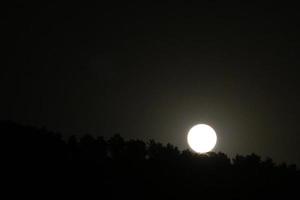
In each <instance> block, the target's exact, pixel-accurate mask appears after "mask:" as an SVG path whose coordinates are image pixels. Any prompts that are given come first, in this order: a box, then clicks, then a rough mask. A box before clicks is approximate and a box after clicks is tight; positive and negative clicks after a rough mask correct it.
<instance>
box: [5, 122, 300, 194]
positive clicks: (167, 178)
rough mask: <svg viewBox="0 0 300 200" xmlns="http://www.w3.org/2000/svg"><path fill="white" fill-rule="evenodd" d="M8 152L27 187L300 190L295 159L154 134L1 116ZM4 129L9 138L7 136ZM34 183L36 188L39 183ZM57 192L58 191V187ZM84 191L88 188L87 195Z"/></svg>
mask: <svg viewBox="0 0 300 200" xmlns="http://www.w3.org/2000/svg"><path fill="white" fill-rule="evenodd" d="M0 133H1V135H2V138H4V140H2V146H5V153H4V155H5V156H4V158H6V162H7V163H9V166H10V167H9V168H10V170H13V173H12V176H13V177H15V178H17V179H18V180H19V182H20V183H21V186H28V184H29V182H28V180H30V179H31V180H32V179H33V180H35V182H36V183H37V182H40V183H44V184H46V185H47V187H46V188H43V189H47V190H48V189H49V183H50V182H53V183H54V184H52V188H51V189H52V190H53V192H54V193H56V192H58V191H64V192H65V191H69V192H70V194H72V195H74V194H75V193H74V190H76V191H77V192H78V191H83V190H84V191H86V190H91V191H90V193H88V194H92V193H94V192H95V193H96V195H98V196H99V197H105V198H106V199H107V198H112V199H115V198H123V197H131V198H137V199H153V198H156V199H160V198H164V199H166V198H168V199H185V198H194V197H197V198H198V199H201V198H210V199H217V198H223V199H253V198H256V199H257V198H275V197H282V198H287V197H288V196H291V195H299V193H298V189H299V181H300V174H299V171H298V170H297V167H296V165H287V164H285V163H282V164H276V163H274V162H273V160H272V159H271V158H267V159H262V158H261V157H260V156H258V155H256V154H251V155H246V156H242V155H237V156H235V157H234V158H233V159H232V160H231V159H230V158H228V156H227V155H226V154H224V153H221V152H219V153H214V152H211V153H208V154H204V155H198V154H196V153H193V152H191V151H189V150H184V151H180V150H178V148H177V147H175V146H173V145H172V144H166V145H164V144H162V143H159V142H156V141H154V140H150V141H149V142H144V141H142V140H124V139H123V138H122V137H121V136H120V135H114V136H112V137H111V138H109V139H107V140H106V139H104V138H103V137H101V136H98V137H93V136H91V135H84V136H81V137H77V136H75V135H74V136H71V137H69V138H68V139H67V140H63V139H62V136H61V134H59V133H55V132H51V131H48V130H46V129H44V128H36V127H31V126H23V125H20V124H16V123H13V122H10V121H1V122H0ZM3 136H4V137H3ZM39 186H40V185H39V184H35V187H38V188H40V187H39ZM53 192H52V193H53ZM88 194H86V195H88Z"/></svg>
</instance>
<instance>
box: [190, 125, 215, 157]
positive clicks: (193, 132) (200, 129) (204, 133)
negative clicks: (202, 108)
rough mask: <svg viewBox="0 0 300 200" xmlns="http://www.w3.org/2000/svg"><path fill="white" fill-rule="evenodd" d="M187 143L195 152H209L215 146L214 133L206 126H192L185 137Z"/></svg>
mask: <svg viewBox="0 0 300 200" xmlns="http://www.w3.org/2000/svg"><path fill="white" fill-rule="evenodd" d="M187 142H188V144H189V146H190V147H191V149H193V150H194V151H195V152H197V153H200V154H203V153H207V152H210V151H211V150H213V148H214V147H215V146H216V144H217V134H216V131H215V130H214V129H213V128H212V127H210V126H209V125H206V124H198V125H195V126H193V127H192V128H191V129H190V131H189V132H188V135H187Z"/></svg>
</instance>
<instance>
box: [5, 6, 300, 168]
mask: <svg viewBox="0 0 300 200" xmlns="http://www.w3.org/2000/svg"><path fill="white" fill-rule="evenodd" d="M99 2H100V1H99ZM200 2H202V3H201V4H200V3H198V4H187V3H183V2H181V3H179V4H176V3H171V4H154V3H151V2H148V3H145V2H144V3H143V4H137V3H134V4H128V3H127V4H125V3H123V4H119V3H117V2H114V3H111V4H108V3H107V4H101V3H99V4H93V5H92V4H90V5H87V4H85V5H83V4H75V3H73V4H63V3H61V2H59V3H55V2H54V3H39V4H35V3H28V2H27V3H11V4H9V5H5V6H3V10H4V11H3V12H2V17H1V28H2V31H1V32H2V33H1V35H2V37H1V40H2V42H1V46H2V49H3V50H4V51H5V53H2V56H3V59H1V60H2V61H1V69H0V70H1V71H0V84H1V86H0V92H1V99H0V103H1V104H0V119H11V120H14V121H17V122H21V123H25V124H33V125H38V126H42V125H45V126H46V127H48V128H49V129H52V130H59V131H62V132H64V133H65V134H66V135H69V134H71V133H76V134H83V133H93V134H98V135H104V136H107V137H108V136H111V135H113V134H114V133H120V134H121V135H123V136H124V137H126V138H141V139H149V138H154V139H156V140H158V141H161V142H164V143H166V142H170V143H173V144H175V145H178V146H179V147H180V148H181V149H183V148H187V144H186V134H187V131H188V130H189V128H191V126H192V125H194V124H196V123H208V124H210V125H211V126H213V127H214V128H215V129H216V131H217V133H218V137H219V140H218V145H217V147H216V149H215V150H216V151H223V152H225V153H228V154H229V155H235V154H237V153H239V154H246V153H252V152H255V153H258V154H260V155H262V156H263V157H264V156H271V157H273V158H274V159H275V160H276V161H280V162H281V161H287V162H289V163H291V162H292V163H297V164H300V145H299V144H300V130H299V121H300V116H299V114H300V92H299V86H300V80H299V70H298V68H299V64H300V60H299V55H300V38H299V35H300V26H299V25H300V14H299V7H297V6H296V5H291V4H277V5H275V4H274V2H272V3H271V4H270V3H262V2H261V1H260V2H259V3H257V4H255V3H251V4H246V3H244V4H241V3H239V4H236V3H232V4H231V3H228V2H227V1H226V2H225V1H223V2H221V3H219V2H216V1H207V2H206V1H200Z"/></svg>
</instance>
